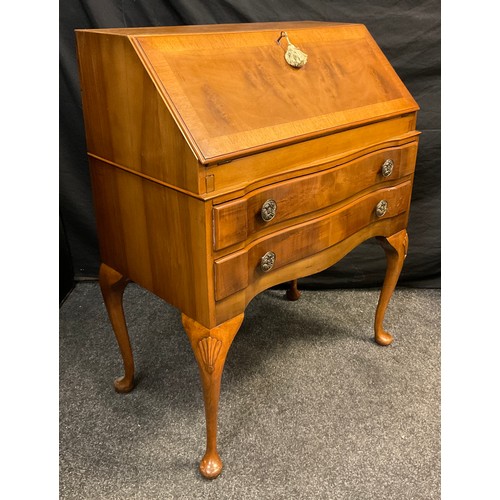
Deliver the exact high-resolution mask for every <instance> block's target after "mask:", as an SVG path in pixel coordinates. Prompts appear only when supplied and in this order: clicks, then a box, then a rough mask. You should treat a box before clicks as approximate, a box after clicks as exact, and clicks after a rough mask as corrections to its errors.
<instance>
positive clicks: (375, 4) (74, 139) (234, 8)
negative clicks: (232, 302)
mask: <svg viewBox="0 0 500 500" xmlns="http://www.w3.org/2000/svg"><path fill="white" fill-rule="evenodd" d="M287 20H315V21H337V22H354V23H362V24H365V25H366V26H367V28H368V30H369V31H370V33H371V34H372V36H373V37H374V38H375V40H376V41H377V43H378V44H379V46H380V47H381V49H382V50H383V52H384V53H385V55H386V56H387V58H388V59H389V61H390V62H391V64H392V65H393V66H394V68H395V70H396V72H397V73H398V74H399V76H400V77H401V79H402V80H403V82H404V83H405V85H406V86H407V87H408V89H409V91H410V92H411V93H412V94H413V96H414V98H415V99H416V101H417V102H418V103H419V105H420V108H421V111H420V113H419V115H418V124H417V127H418V129H419V130H420V131H421V132H422V135H421V137H420V148H419V153H418V158H417V166H416V173H415V185H414V190H413V197H412V208H411V214H410V221H409V227H408V233H409V235H410V247H409V253H408V258H407V259H406V262H405V266H404V268H403V272H402V274H401V279H400V284H406V285H408V286H419V287H439V286H440V268H441V260H440V256H441V244H440V232H441V227H440V220H441V217H440V213H441V210H440V208H441V207H440V191H441V190H440V175H441V169H440V160H441V158H440V154H441V153H440V137H441V136H440V132H441V130H440V127H441V120H440V105H441V100H440V99H441V97H440V88H441V87H440V51H441V44H440V2H439V1H438V0H424V1H422V2H417V3H415V2H411V1H400V2H394V1H352V0H340V1H335V2H332V1H326V0H307V1H306V0H215V1H206V0H177V1H162V0H106V1H104V2H103V1H102V0H65V1H64V2H61V3H60V213H61V217H62V220H63V223H64V228H65V230H66V236H67V240H68V243H69V247H70V252H71V257H72V262H73V268H74V275H75V278H76V279H82V278H92V277H96V276H97V273H98V267H99V250H98V244H97V236H96V228H95V220H94V213H93V208H92V193H91V189H90V179H89V171H88V163H87V158H86V145H85V132H84V124H83V116H82V108H81V99H80V85H79V80H78V67H77V60H76V46H75V36H74V32H73V30H74V29H76V28H115V27H134V26H166V25H181V24H212V23H244V22H265V21H287ZM384 273H385V258H384V253H383V250H382V249H381V248H380V247H379V245H378V243H377V242H376V241H375V240H374V239H371V240H368V241H367V242H365V243H364V244H362V245H361V246H359V247H358V248H356V249H355V250H354V251H353V252H351V253H350V254H349V255H347V256H346V257H345V258H344V259H343V260H341V261H340V262H338V263H337V264H336V265H335V266H333V267H331V268H330V269H327V270H325V271H323V272H321V273H319V274H317V275H315V276H311V277H308V278H304V279H302V280H301V286H302V288H306V287H312V288H317V287H324V288H342V287H353V286H354V287H367V286H378V285H380V283H381V282H382V280H383V276H384Z"/></svg>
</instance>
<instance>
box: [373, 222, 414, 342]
mask: <svg viewBox="0 0 500 500" xmlns="http://www.w3.org/2000/svg"><path fill="white" fill-rule="evenodd" d="M377 239H378V241H379V242H380V244H381V245H382V248H383V249H384V251H385V255H386V258H387V271H386V275H385V279H384V284H383V286H382V291H381V292H380V298H379V301H378V305H377V312H376V313H375V342H377V344H380V345H389V344H391V343H392V341H393V337H392V335H391V334H390V333H389V332H386V331H385V330H384V328H383V323H384V316H385V311H386V310H387V306H388V305H389V301H390V300H391V297H392V293H393V292H394V288H396V283H397V281H398V278H399V275H400V273H401V269H402V268H403V262H404V260H405V259H406V255H407V253H408V234H407V232H406V230H405V229H403V230H402V231H399V232H398V233H396V234H393V235H391V236H388V237H378V238H377Z"/></svg>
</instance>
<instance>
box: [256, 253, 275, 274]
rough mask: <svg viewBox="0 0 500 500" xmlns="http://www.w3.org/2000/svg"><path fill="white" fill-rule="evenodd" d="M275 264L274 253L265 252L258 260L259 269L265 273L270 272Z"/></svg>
mask: <svg viewBox="0 0 500 500" xmlns="http://www.w3.org/2000/svg"><path fill="white" fill-rule="evenodd" d="M275 262H276V254H275V253H274V252H266V253H265V254H264V255H263V256H262V258H261V259H260V269H261V270H262V272H264V273H267V272H268V271H270V270H271V269H272V268H273V266H274V263H275Z"/></svg>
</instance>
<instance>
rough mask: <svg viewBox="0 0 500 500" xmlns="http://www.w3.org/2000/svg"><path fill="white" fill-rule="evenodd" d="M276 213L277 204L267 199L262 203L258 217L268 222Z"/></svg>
mask: <svg viewBox="0 0 500 500" xmlns="http://www.w3.org/2000/svg"><path fill="white" fill-rule="evenodd" d="M277 211H278V204H277V203H276V202H275V201H274V200H273V199H269V200H266V201H265V202H264V204H263V205H262V208H261V210H260V216H261V217H262V220H263V221H264V222H269V221H270V220H273V219H274V217H276V212H277Z"/></svg>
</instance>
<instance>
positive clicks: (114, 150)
mask: <svg viewBox="0 0 500 500" xmlns="http://www.w3.org/2000/svg"><path fill="white" fill-rule="evenodd" d="M76 37H77V44H78V62H79V67H80V81H81V91H82V103H83V112H84V118H85V129H86V134H87V149H88V152H89V153H90V154H91V155H93V156H96V157H98V158H101V159H104V160H107V161H111V162H114V163H117V164H119V165H122V166H124V167H126V168H128V169H131V170H135V171H137V172H139V173H142V174H144V175H146V176H149V177H152V178H155V179H159V180H161V181H163V182H166V183H168V184H171V185H173V186H177V187H179V188H182V189H186V190H188V191H191V192H193V193H199V192H200V186H199V182H202V189H203V191H204V189H205V181H204V179H201V178H200V173H199V170H202V168H203V167H201V166H200V165H199V164H198V161H197V160H196V157H195V155H194V153H193V152H192V151H191V149H190V148H189V145H188V143H187V142H186V141H185V139H184V137H183V136H182V134H181V132H180V131H179V128H178V127H177V125H176V124H175V122H174V120H173V118H172V116H171V114H170V112H169V111H168V108H167V106H166V105H165V103H164V101H163V99H162V97H161V95H160V94H159V92H158V90H157V89H156V87H155V85H154V83H153V82H152V80H151V78H150V77H149V75H148V73H147V71H146V69H145V68H144V66H143V65H142V63H141V61H140V59H139V57H138V55H137V53H136V52H135V50H134V48H133V46H132V45H131V43H130V41H129V39H128V38H127V37H126V36H120V35H112V34H104V33H92V32H88V31H77V33H76ZM203 191H201V192H203Z"/></svg>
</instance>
